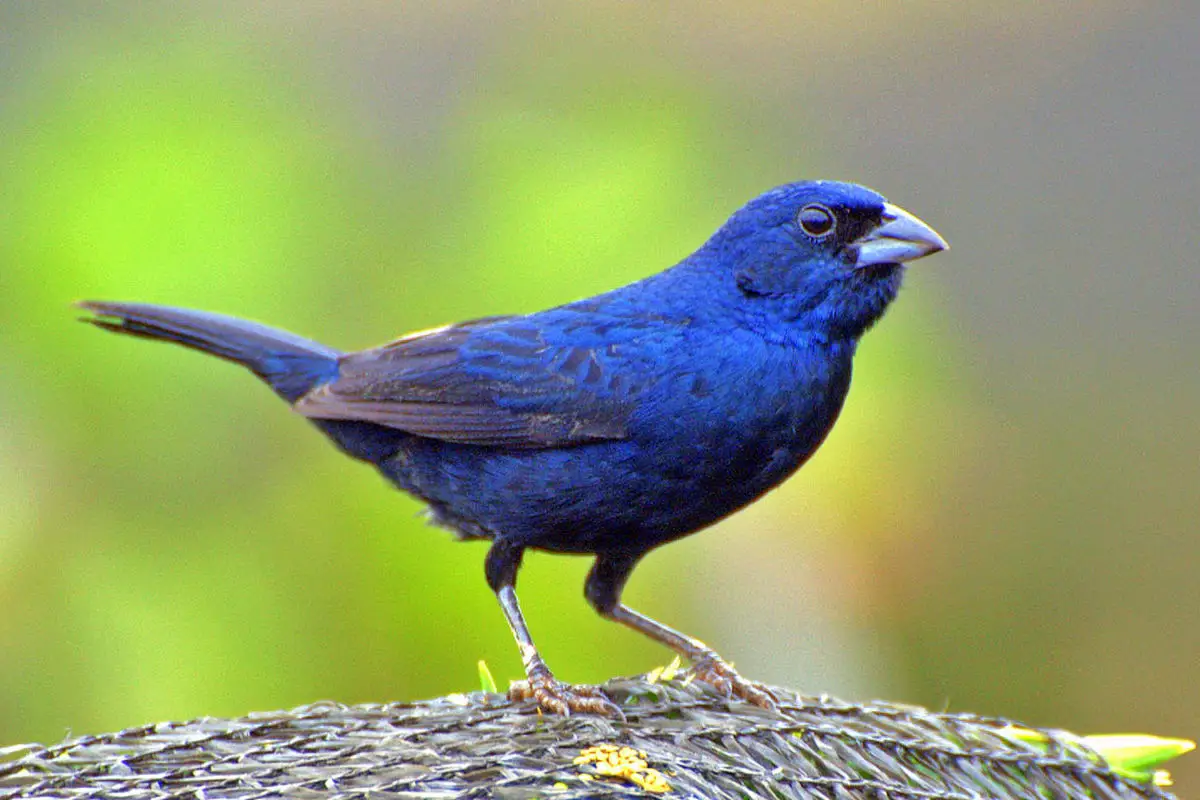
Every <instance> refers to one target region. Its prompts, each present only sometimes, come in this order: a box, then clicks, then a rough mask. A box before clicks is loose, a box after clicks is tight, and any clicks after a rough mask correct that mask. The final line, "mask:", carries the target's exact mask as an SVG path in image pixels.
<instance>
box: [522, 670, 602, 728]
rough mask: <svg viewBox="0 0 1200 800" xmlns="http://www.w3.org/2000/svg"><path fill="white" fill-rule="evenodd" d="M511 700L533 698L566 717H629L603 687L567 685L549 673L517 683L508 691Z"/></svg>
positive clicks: (553, 712) (536, 674) (535, 675)
mask: <svg viewBox="0 0 1200 800" xmlns="http://www.w3.org/2000/svg"><path fill="white" fill-rule="evenodd" d="M508 699H509V700H513V701H516V702H520V701H522V700H530V699H532V700H534V701H536V702H537V704H538V708H540V709H542V710H543V711H546V712H549V713H551V714H559V715H561V716H564V717H569V716H571V714H597V715H599V716H603V717H613V718H616V719H624V718H625V715H624V714H623V713H622V712H621V709H619V708H617V706H616V705H615V704H614V703H613V702H612V701H611V700H609V699H608V696H607V695H605V694H604V692H602V691H601V690H600V688H599V687H596V686H585V685H574V684H569V683H563V682H562V681H559V680H557V679H556V678H555V677H554V676H553V675H552V674H550V672H549V671H546V672H535V673H532V674H531V675H530V676H529V679H528V680H523V681H513V682H512V683H511V684H510V685H509V688H508Z"/></svg>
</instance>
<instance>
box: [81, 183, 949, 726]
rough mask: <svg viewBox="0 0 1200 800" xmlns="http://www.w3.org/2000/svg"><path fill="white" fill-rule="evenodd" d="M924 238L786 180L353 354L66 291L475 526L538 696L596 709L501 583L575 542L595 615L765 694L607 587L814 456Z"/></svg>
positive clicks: (751, 696)
mask: <svg viewBox="0 0 1200 800" xmlns="http://www.w3.org/2000/svg"><path fill="white" fill-rule="evenodd" d="M945 246H946V245H945V242H944V241H942V239H941V238H940V237H939V236H938V235H937V234H936V233H935V232H934V231H933V230H932V229H930V228H929V227H928V226H926V225H925V224H924V223H922V222H920V221H919V220H917V219H916V218H915V217H913V216H911V215H910V214H907V213H906V212H904V211H903V210H902V209H899V208H897V207H895V206H892V205H890V204H888V203H886V201H885V200H884V199H883V198H882V197H881V196H879V195H878V194H876V193H875V192H872V191H870V190H868V189H865V188H863V187H860V186H855V185H853V184H845V183H834V182H804V183H795V184H788V185H786V186H781V187H779V188H777V189H773V190H771V191H770V192H767V193H766V194H764V195H761V196H760V197H758V198H756V199H754V200H752V201H751V202H750V203H748V204H747V205H746V206H744V207H743V208H741V209H740V210H738V211H737V212H736V213H735V214H734V215H733V216H732V217H731V218H730V219H729V221H728V222H726V224H725V225H724V226H722V227H721V228H720V230H718V231H717V232H716V233H715V234H714V235H713V236H712V237H711V238H710V239H709V240H708V241H707V242H705V243H704V245H702V246H701V247H700V249H699V250H697V251H696V252H695V253H693V254H692V255H691V256H689V257H688V258H686V259H684V260H683V261H682V262H680V263H679V264H678V265H676V266H675V267H673V268H671V269H669V270H666V271H665V272H661V273H659V274H657V275H653V276H651V277H648V278H646V279H644V280H642V281H639V282H637V283H634V284H631V285H629V286H626V287H623V288H620V289H616V290H614V291H611V292H608V293H606V294H602V295H598V296H596V297H593V298H589V299H586V300H580V301H577V302H574V303H569V304H567V305H564V306H560V307H557V308H553V309H549V310H547V311H543V312H540V313H536V314H530V315H527V316H514V317H491V318H487V319H482V320H476V321H472V322H467V323H462V324H459V325H454V326H449V327H447V328H442V329H438V330H434V331H428V332H422V333H418V334H413V335H410V336H407V337H404V338H401V339H398V340H396V341H394V342H391V343H389V344H386V345H383V346H381V347H377V348H373V349H370V350H364V351H360V352H354V353H340V352H338V351H335V350H331V349H329V348H326V347H324V346H322V345H319V344H316V343H314V342H310V341H307V340H304V339H301V338H299V337H296V336H293V335H292V334H288V333H285V332H282V331H276V330H274V329H271V328H266V327H264V326H261V325H258V324H256V323H252V322H246V321H243V320H238V319H235V318H232V317H225V316H222V315H217V314H209V313H204V312H198V311H188V310H184V309H175V308H167V307H163V306H152V305H143V304H126V303H83V304H81V305H82V306H83V307H84V308H86V309H89V310H90V311H92V312H94V313H95V314H96V315H97V316H96V317H95V318H94V319H93V320H92V321H93V322H95V323H96V324H98V325H101V326H102V327H105V328H108V329H110V330H114V331H117V332H121V333H130V334H134V335H138V336H143V337H148V338H158V339H165V340H169V341H174V342H177V343H179V344H183V345H186V346H188V347H192V348H194V349H197V350H201V351H204V352H208V353H211V354H213V355H217V356H220V357H222V358H225V359H228V360H231V361H234V362H237V363H241V364H243V365H245V366H247V367H248V368H249V369H251V370H252V371H253V372H254V373H255V374H257V375H258V376H259V377H260V378H262V379H263V380H264V381H266V382H267V383H268V384H269V385H270V386H271V387H272V388H273V389H274V390H275V391H276V393H278V394H279V395H280V396H281V397H283V398H284V399H285V400H287V401H288V402H289V403H291V404H292V406H293V408H294V409H295V410H296V411H298V412H299V413H301V414H303V415H305V416H306V417H308V418H310V419H311V420H312V421H313V422H314V424H316V425H317V426H318V427H319V428H321V429H322V430H323V431H324V432H325V433H326V434H327V435H328V436H329V437H330V438H331V439H333V441H334V442H335V443H336V444H337V445H338V446H339V447H340V448H341V449H342V450H343V451H345V452H346V453H348V454H349V455H351V456H353V457H355V458H358V459H361V460H363V461H367V462H369V463H371V464H373V465H375V466H376V467H377V468H378V469H379V470H380V471H381V472H382V473H383V474H384V475H385V476H387V478H388V479H389V480H391V481H392V482H393V483H394V484H395V485H396V486H398V487H399V488H401V489H403V490H405V491H407V492H410V493H412V494H414V495H416V496H418V497H420V498H422V499H423V500H425V501H426V502H427V503H428V504H429V506H430V508H431V511H432V514H433V517H434V519H435V520H436V521H438V522H439V523H441V524H443V525H446V526H448V527H450V528H452V529H454V530H456V531H458V532H459V533H460V534H462V535H463V536H465V537H468V538H485V539H489V540H491V541H492V548H491V550H490V551H489V553H488V558H487V564H486V573H487V578H488V581H489V584H490V585H491V587H492V588H493V590H495V591H496V593H497V596H498V597H499V599H500V603H501V606H502V608H503V610H504V612H505V615H506V617H507V619H508V622H509V624H510V626H511V627H512V629H513V633H514V636H515V637H516V639H517V642H518V645H519V646H520V647H521V651H522V656H523V658H524V660H525V667H526V671H527V673H528V676H529V681H528V686H527V689H528V693H529V694H530V695H532V696H533V697H535V698H536V699H537V701H538V702H539V703H540V704H541V705H542V706H543V707H545V708H547V709H549V710H552V711H557V712H560V713H567V712H569V711H571V710H584V711H597V712H612V711H613V707H612V706H611V704H610V703H609V702H608V701H607V700H606V699H605V698H604V697H603V696H601V695H600V694H599V693H598V692H596V691H595V690H594V689H590V688H588V687H570V686H566V685H563V684H561V683H558V682H557V681H556V680H555V679H554V678H553V676H552V675H551V673H550V671H549V670H548V669H547V668H546V666H545V664H544V663H543V662H542V660H541V658H540V657H539V656H538V654H537V651H536V649H535V648H534V646H533V642H532V639H531V637H530V636H529V633H528V631H527V630H526V628H525V623H524V619H523V617H522V615H521V612H520V608H519V606H518V604H517V598H516V593H515V588H514V587H515V582H516V574H517V571H518V568H519V566H520V561H521V556H522V553H523V551H524V550H525V549H526V548H530V547H533V548H538V549H543V550H550V551H556V552H565V553H583V554H593V555H595V556H596V563H595V566H594V568H593V570H592V572H591V574H590V575H589V577H588V581H587V585H586V587H585V594H586V596H587V598H588V600H589V602H591V603H592V605H593V606H594V607H595V608H596V609H597V611H599V612H600V613H601V614H603V615H605V616H607V617H609V618H611V619H614V620H616V621H618V622H621V623H623V624H625V625H627V626H629V627H631V628H634V629H636V630H638V631H640V632H642V633H645V634H647V635H649V636H651V637H653V638H655V639H657V640H659V641H661V642H663V643H664V644H666V645H668V646H669V647H672V648H673V649H675V650H676V651H677V652H679V653H681V654H682V655H684V656H686V657H688V658H690V659H691V660H692V661H693V662H694V664H695V669H696V672H697V675H698V677H700V678H701V679H703V680H706V681H709V682H711V683H713V684H715V685H717V686H718V687H719V688H720V689H722V690H724V691H726V692H731V693H733V694H736V695H738V696H740V697H743V698H745V699H748V700H751V701H753V702H757V703H760V704H763V705H769V704H770V702H771V699H770V697H769V696H768V695H767V694H766V693H765V692H764V690H763V689H762V688H761V687H759V686H757V685H755V684H753V683H750V682H749V681H746V680H744V679H742V678H741V677H740V676H739V675H737V673H736V672H734V671H733V669H732V668H731V667H729V666H728V664H726V663H725V662H724V661H722V660H721V659H720V658H719V657H718V656H717V654H716V653H715V652H714V651H713V650H711V649H710V648H708V647H707V646H706V645H704V644H703V643H701V642H699V641H697V640H695V639H691V638H690V637H686V636H684V635H682V634H679V633H677V632H675V631H672V630H671V629H669V628H666V627H665V626H662V625H660V624H659V623H657V622H654V621H653V620H651V619H649V618H647V617H644V616H642V615H640V614H638V613H637V612H635V611H633V610H632V609H629V608H628V607H627V606H625V605H623V604H622V603H621V602H620V594H621V589H622V587H623V585H624V583H625V581H626V579H627V578H628V576H629V574H630V572H631V570H632V569H633V567H634V565H635V564H636V563H637V561H638V560H639V559H640V558H641V557H642V556H643V555H645V553H646V552H648V551H649V550H651V549H652V548H654V547H657V546H659V545H661V544H663V543H665V542H668V541H671V540H673V539H676V538H678V537H680V536H684V535H687V534H689V533H692V532H694V531H696V530H698V529H700V528H703V527H705V526H707V525H709V524H711V523H713V522H715V521H717V520H719V519H721V518H722V517H724V516H726V515H728V514H730V513H732V512H733V511H736V510H737V509H739V508H741V507H743V506H745V505H746V504H748V503H750V502H752V501H753V500H754V499H755V498H757V497H759V496H760V495H762V494H763V493H764V492H766V491H768V490H769V489H771V488H772V487H774V486H776V485H778V484H779V483H780V482H781V481H783V480H784V479H785V478H787V476H788V475H790V474H792V472H794V471H795V470H796V469H797V468H799V467H800V465H802V464H803V463H804V462H805V461H806V460H807V459H808V458H809V457H810V456H811V455H812V454H813V452H815V450H816V449H817V447H818V446H819V445H820V444H821V442H822V441H823V440H824V438H825V436H826V434H827V433H828V432H829V430H830V428H831V427H832V425H833V423H834V421H835V420H836V419H837V415H838V412H839V411H840V409H841V406H842V402H843V400H844V399H845V396H846V392H847V390H848V388H849V385H850V372H851V360H852V358H853V355H854V350H855V346H856V344H857V342H858V338H859V337H860V336H861V335H862V334H863V333H864V332H865V331H866V330H867V329H868V328H869V327H870V326H871V325H872V324H873V323H874V322H875V321H876V320H877V319H878V318H879V317H880V315H881V314H882V313H883V312H884V310H885V309H886V307H887V305H888V304H889V303H890V302H891V301H892V300H893V299H894V298H895V296H896V293H897V291H898V290H899V286H900V280H901V275H902V271H903V267H902V264H903V263H904V262H906V261H909V260H912V259H914V258H918V257H920V256H923V255H926V254H928V253H932V252H936V251H938V250H941V249H944V248H945Z"/></svg>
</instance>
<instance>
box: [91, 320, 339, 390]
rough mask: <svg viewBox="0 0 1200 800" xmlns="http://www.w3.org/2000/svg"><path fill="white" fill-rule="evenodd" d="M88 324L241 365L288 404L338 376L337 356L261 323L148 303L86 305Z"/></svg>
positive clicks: (314, 344) (331, 350)
mask: <svg viewBox="0 0 1200 800" xmlns="http://www.w3.org/2000/svg"><path fill="white" fill-rule="evenodd" d="M78 305H79V307H80V308H83V309H85V310H87V311H91V312H92V313H94V314H95V315H96V316H95V317H91V318H87V319H86V320H85V321H87V322H90V323H92V324H93V325H97V326H99V327H101V328H105V329H107V330H110V331H116V332H117V333H127V334H130V335H132V336H142V337H145V338H147V339H163V340H165V341H168V342H176V343H177V344H181V345H184V346H185V347H190V348H192V349H194V350H199V351H201V352H203V353H210V354H212V355H214V356H218V357H219V358H224V359H226V360H227V361H232V362H234V363H236V364H241V365H243V366H245V367H247V368H249V369H250V370H251V371H252V372H254V374H256V375H258V376H259V377H260V378H262V379H263V380H264V381H266V382H267V383H268V384H270V386H271V388H272V389H274V390H275V392H276V393H277V394H278V395H280V396H281V397H283V398H284V399H285V400H287V401H288V402H295V401H296V399H297V398H299V397H300V396H301V395H303V394H304V393H306V392H307V391H309V390H310V389H312V388H313V387H314V386H316V385H318V384H320V383H324V382H325V381H329V380H332V379H333V378H335V377H336V376H337V369H338V367H337V359H338V356H339V355H341V354H340V353H339V352H338V351H337V350H333V349H331V348H328V347H325V346H324V345H321V344H317V343H316V342H312V341H309V340H308V339H302V338H301V337H299V336H296V335H295V334H291V333H288V332H287V331H281V330H277V329H275V328H268V327H267V326H265V325H259V324H258V323H256V322H249V321H247V320H243V319H238V318H236V317H227V316H225V315H224V314H212V313H208V312H205V311H192V310H190V309H186V308H171V307H170V306H156V305H148V304H144V303H94V302H90V301H89V302H83V303H79V304H78Z"/></svg>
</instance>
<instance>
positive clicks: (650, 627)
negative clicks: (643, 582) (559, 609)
mask: <svg viewBox="0 0 1200 800" xmlns="http://www.w3.org/2000/svg"><path fill="white" fill-rule="evenodd" d="M635 563H637V557H622V556H613V555H600V556H597V558H596V563H595V565H594V566H593V567H592V571H591V572H590V573H588V577H587V583H586V585H585V587H584V593H585V594H586V595H587V599H588V602H589V603H591V604H592V607H594V608H595V609H596V610H597V611H598V612H600V614H601V615H602V616H604V617H607V618H608V619H611V620H613V621H615V622H619V623H621V624H622V625H625V626H626V627H629V628H633V629H634V630H635V631H637V632H638V633H641V634H643V635H645V636H649V637H650V638H651V639H653V640H655V641H656V642H659V643H661V644H664V645H666V646H667V647H669V648H671V649H672V650H674V651H675V652H676V653H678V654H679V655H681V656H683V657H684V658H686V659H687V660H688V661H690V662H691V663H692V674H693V675H695V677H696V679H697V680H701V681H704V682H705V683H707V684H709V685H710V686H712V687H713V688H715V689H716V690H717V691H719V692H721V693H722V694H724V695H727V696H734V697H740V698H741V699H743V700H746V701H748V702H750V703H753V704H754V705H756V706H761V707H763V708H774V707H775V698H774V697H773V696H772V695H771V693H770V692H769V691H767V689H766V687H764V686H762V685H760V684H757V683H754V682H753V681H748V680H746V679H745V678H743V677H742V676H741V675H739V674H738V673H737V670H735V669H734V668H733V667H732V666H731V665H730V664H729V662H728V661H726V660H725V659H723V658H721V656H720V655H718V654H717V651H716V650H713V649H712V648H711V647H709V646H708V645H706V644H705V643H704V642H702V641H700V640H699V639H695V638H693V637H691V636H687V635H684V634H682V633H680V632H679V631H676V630H674V629H672V628H668V627H667V626H666V625H663V624H662V623H660V622H656V621H654V620H652V619H650V617H647V616H646V615H644V614H639V613H638V612H637V611H634V610H633V609H632V608H630V607H629V606H627V605H625V604H624V603H622V602H621V589H622V588H623V587H624V585H625V581H626V580H627V579H628V578H629V574H630V572H632V571H633V566H634V564H635Z"/></svg>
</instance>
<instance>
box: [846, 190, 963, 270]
mask: <svg viewBox="0 0 1200 800" xmlns="http://www.w3.org/2000/svg"><path fill="white" fill-rule="evenodd" d="M854 247H855V249H856V251H857V255H856V257H855V261H854V266H855V267H856V268H861V267H869V266H872V265H874V264H899V263H902V262H904V261H912V260H913V259H914V258H920V257H921V256H927V255H929V254H930V253H936V252H938V251H939V250H945V249H947V248H948V247H950V245H948V244H946V240H945V239H943V238H942V237H941V236H938V232H937V231H935V230H934V229H933V228H931V227H929V226H928V225H926V224H925V223H924V222H921V220H919V219H917V218H916V217H914V216H913V215H912V214H910V213H908V212H907V211H905V210H904V209H903V208H900V206H894V205H892V204H891V203H885V204H884V206H883V220H882V221H880V223H879V224H878V225H877V226H875V228H874V229H873V230H872V231H870V232H869V233H867V234H866V235H865V236H863V237H862V238H861V239H859V240H858V241H857V242H855V244H854Z"/></svg>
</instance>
